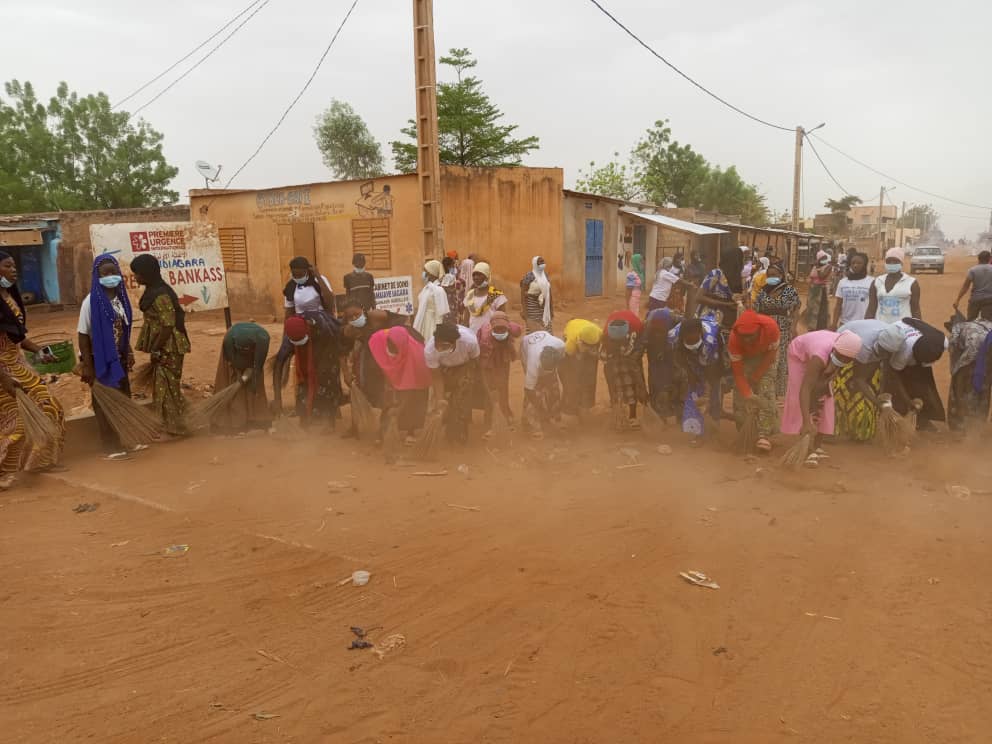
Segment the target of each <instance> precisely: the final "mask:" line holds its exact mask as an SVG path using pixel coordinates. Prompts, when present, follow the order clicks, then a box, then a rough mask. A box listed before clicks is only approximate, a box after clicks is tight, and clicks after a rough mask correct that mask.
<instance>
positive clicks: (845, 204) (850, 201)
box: [823, 194, 861, 215]
mask: <svg viewBox="0 0 992 744" xmlns="http://www.w3.org/2000/svg"><path fill="white" fill-rule="evenodd" d="M860 203H861V197H860V196H854V195H853V194H848V195H847V196H843V197H841V198H840V199H827V200H826V201H825V202H823V206H825V207H826V208H827V209H829V210H830V211H831V212H833V213H834V214H840V213H843V214H845V215H846V214H847V213H848V212H850V211H851V209H852V208H853V207H854V206H855V205H857V204H860Z"/></svg>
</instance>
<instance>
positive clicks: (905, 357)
mask: <svg viewBox="0 0 992 744" xmlns="http://www.w3.org/2000/svg"><path fill="white" fill-rule="evenodd" d="M894 325H896V326H898V327H899V329H900V330H902V332H903V333H904V334H905V336H906V340H905V341H904V342H903V344H902V347H901V348H900V349H899V351H897V352H896V353H895V354H893V355H892V358H891V359H889V366H891V367H892V369H894V370H895V371H896V372H900V371H902V370H904V369H906V367H912V366H913V365H914V364H916V359H915V357H914V356H913V347H914V346H916V342H917V341H919V340H920V339H921V338H922V337H923V334H922V333H920V332H919V331H918V330H916V329H915V328H913V326H911V325H908V324H906V323H903V322H902V321H901V320H897V321H895V323H894Z"/></svg>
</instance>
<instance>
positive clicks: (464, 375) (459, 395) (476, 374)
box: [441, 359, 489, 444]
mask: <svg viewBox="0 0 992 744" xmlns="http://www.w3.org/2000/svg"><path fill="white" fill-rule="evenodd" d="M441 374H442V376H443V377H444V397H445V399H446V400H447V401H448V410H447V411H446V412H445V414H444V431H445V437H446V438H447V440H448V441H449V442H451V443H455V442H457V443H459V444H464V443H465V442H466V441H467V440H468V428H469V424H471V423H472V410H473V409H475V408H480V409H482V410H486V408H487V407H488V401H489V394H488V392H487V391H486V386H485V384H484V383H483V381H482V368H481V367H480V366H479V362H478V360H475V359H473V360H471V361H469V362H466V363H465V364H460V365H458V366H457V367H442V368H441Z"/></svg>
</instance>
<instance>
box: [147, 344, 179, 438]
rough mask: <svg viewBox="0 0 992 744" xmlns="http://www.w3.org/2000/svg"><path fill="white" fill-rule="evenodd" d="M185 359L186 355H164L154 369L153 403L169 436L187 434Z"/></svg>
mask: <svg viewBox="0 0 992 744" xmlns="http://www.w3.org/2000/svg"><path fill="white" fill-rule="evenodd" d="M184 358H185V355H184V354H163V355H162V357H161V358H160V359H159V361H157V362H155V363H154V365H153V367H152V402H153V404H154V406H155V413H157V414H158V416H159V418H160V419H162V421H163V422H164V423H165V430H166V432H168V433H169V434H185V433H186V424H185V422H184V421H183V414H184V413H185V412H186V400H185V399H184V398H183V390H182V378H183V359H184Z"/></svg>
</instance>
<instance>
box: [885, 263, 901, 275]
mask: <svg viewBox="0 0 992 744" xmlns="http://www.w3.org/2000/svg"><path fill="white" fill-rule="evenodd" d="M885 270H886V271H887V272H889V273H890V274H898V273H899V272H900V271H902V264H901V263H897V264H893V263H886V264H885Z"/></svg>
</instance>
